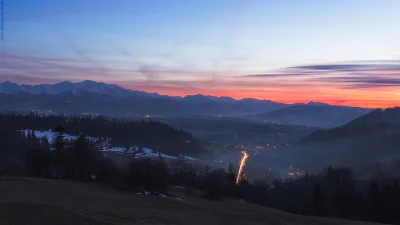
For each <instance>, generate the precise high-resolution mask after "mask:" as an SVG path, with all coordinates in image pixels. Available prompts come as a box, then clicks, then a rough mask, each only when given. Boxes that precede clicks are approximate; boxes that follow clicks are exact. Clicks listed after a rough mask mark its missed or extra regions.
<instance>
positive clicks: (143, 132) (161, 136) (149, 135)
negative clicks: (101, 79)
mask: <svg viewBox="0 0 400 225" xmlns="http://www.w3.org/2000/svg"><path fill="white" fill-rule="evenodd" d="M0 124H1V126H2V128H3V130H7V131H13V130H22V129H30V130H42V131H43V130H49V129H54V128H55V127H56V126H57V125H58V124H61V125H62V126H63V127H64V131H63V132H64V133H67V134H70V135H74V136H79V135H80V134H82V133H83V134H85V135H87V136H91V137H95V138H111V144H112V145H113V146H118V147H129V146H131V145H140V146H146V147H149V148H152V149H158V150H159V151H161V152H163V153H165V154H169V155H179V154H185V155H191V154H198V153H202V152H204V149H203V148H202V147H201V144H200V143H199V142H198V141H197V140H196V139H195V138H194V137H193V135H192V134H191V133H189V132H187V131H184V130H181V129H176V128H174V127H172V126H169V125H167V124H164V123H161V122H155V121H128V120H124V119H109V118H107V117H106V116H101V115H100V116H66V115H57V116H40V115H37V114H35V113H30V114H29V115H22V114H0Z"/></svg>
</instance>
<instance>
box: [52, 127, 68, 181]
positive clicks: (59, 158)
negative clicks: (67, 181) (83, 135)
mask: <svg viewBox="0 0 400 225" xmlns="http://www.w3.org/2000/svg"><path fill="white" fill-rule="evenodd" d="M63 131H64V128H63V127H62V126H61V125H58V126H57V128H56V132H57V136H56V137H55V138H54V140H53V143H52V145H53V146H52V147H53V148H54V152H55V165H56V176H57V178H60V177H61V176H63V170H62V165H63V163H64V160H63V150H64V147H65V139H64V136H63Z"/></svg>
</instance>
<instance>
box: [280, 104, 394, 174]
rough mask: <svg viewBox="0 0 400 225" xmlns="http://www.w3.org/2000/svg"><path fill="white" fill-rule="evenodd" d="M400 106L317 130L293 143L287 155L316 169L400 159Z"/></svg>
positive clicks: (303, 165)
mask: <svg viewBox="0 0 400 225" xmlns="http://www.w3.org/2000/svg"><path fill="white" fill-rule="evenodd" d="M399 145H400V108H390V109H385V110H381V109H378V110H374V111H372V112H370V113H368V114H366V115H364V116H362V117H359V118H357V119H355V120H353V121H351V122H349V123H347V124H345V125H343V126H340V127H336V128H333V129H324V130H318V131H316V132H314V133H312V134H310V135H308V136H307V137H305V138H303V139H302V140H300V142H299V143H298V144H297V145H293V146H291V148H290V149H289V151H288V156H287V157H289V156H290V157H292V158H293V159H295V161H296V162H295V163H297V165H298V166H300V167H302V168H304V169H306V170H308V171H313V170H314V169H316V170H320V169H322V168H323V167H325V166H326V165H332V166H335V167H338V166H360V165H367V164H373V163H376V162H377V161H381V162H393V161H395V160H400V151H399V147H398V146H399Z"/></svg>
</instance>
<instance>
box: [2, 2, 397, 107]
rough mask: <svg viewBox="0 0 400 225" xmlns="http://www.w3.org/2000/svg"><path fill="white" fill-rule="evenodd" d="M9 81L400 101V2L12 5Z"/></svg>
mask: <svg viewBox="0 0 400 225" xmlns="http://www.w3.org/2000/svg"><path fill="white" fill-rule="evenodd" d="M1 2H2V6H3V8H2V15H3V18H2V24H1V26H2V39H1V42H0V52H1V53H0V82H3V81H6V80H8V81H12V82H16V83H19V84H40V83H57V82H62V81H71V82H79V81H83V80H94V81H98V82H104V83H113V84H117V85H120V86H121V87H124V88H129V89H133V90H142V91H147V92H157V93H160V94H167V95H174V96H177V95H179V96H185V95H191V94H204V95H214V96H230V97H233V98H236V99H241V98H257V99H268V100H273V101H278V102H285V103H298V102H309V101H317V102H324V103H329V104H336V105H348V106H361V107H382V108H383V107H393V106H399V105H400V41H399V40H400V13H399V12H400V1H398V0H379V1H376V0H324V1H321V0H302V1H299V0H274V1H272V0H201V1H196V0H185V1H184V0H182V1H181V0H112V1H97V0H57V1H55V0H35V1H32V0H2V1H1Z"/></svg>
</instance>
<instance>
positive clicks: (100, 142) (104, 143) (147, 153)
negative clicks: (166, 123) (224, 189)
mask: <svg viewBox="0 0 400 225" xmlns="http://www.w3.org/2000/svg"><path fill="white" fill-rule="evenodd" d="M22 131H23V132H24V134H25V135H28V129H25V130H22ZM30 132H32V133H34V134H35V136H36V137H37V138H39V139H41V138H44V137H46V138H47V140H48V141H49V143H51V142H53V140H54V139H55V137H56V136H57V133H56V132H53V131H51V130H48V131H39V130H33V131H32V130H31V131H30ZM63 137H64V139H65V140H67V141H74V140H76V139H77V138H78V136H73V135H68V134H63ZM86 138H87V139H88V140H90V141H92V142H94V143H96V144H97V147H98V148H99V149H100V151H101V152H117V153H121V154H124V153H128V154H132V153H135V158H144V157H159V156H161V157H162V158H165V159H179V157H175V156H170V155H167V154H164V153H161V152H154V151H153V149H151V148H142V151H139V148H138V147H136V146H131V147H129V148H123V147H111V145H110V141H111V139H110V138H94V137H90V136H86ZM182 158H183V159H184V160H199V159H196V158H193V157H189V156H183V157H182ZM199 161H201V160H199Z"/></svg>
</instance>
